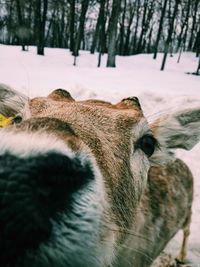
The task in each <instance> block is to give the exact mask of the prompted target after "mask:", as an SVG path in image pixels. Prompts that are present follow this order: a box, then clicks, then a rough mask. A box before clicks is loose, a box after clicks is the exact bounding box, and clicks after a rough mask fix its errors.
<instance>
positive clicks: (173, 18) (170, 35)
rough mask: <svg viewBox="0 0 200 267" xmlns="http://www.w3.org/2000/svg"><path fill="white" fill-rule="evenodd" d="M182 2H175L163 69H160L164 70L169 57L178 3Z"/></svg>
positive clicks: (177, 0) (178, 0)
mask: <svg viewBox="0 0 200 267" xmlns="http://www.w3.org/2000/svg"><path fill="white" fill-rule="evenodd" d="M179 3H180V0H176V2H175V7H174V12H173V15H172V19H171V22H170V25H169V30H168V36H167V40H166V43H165V48H164V56H163V61H162V65H161V69H160V70H164V68H165V63H166V59H167V54H168V50H169V45H170V43H171V41H172V34H173V30H174V20H175V17H176V14H177V11H178V5H179Z"/></svg>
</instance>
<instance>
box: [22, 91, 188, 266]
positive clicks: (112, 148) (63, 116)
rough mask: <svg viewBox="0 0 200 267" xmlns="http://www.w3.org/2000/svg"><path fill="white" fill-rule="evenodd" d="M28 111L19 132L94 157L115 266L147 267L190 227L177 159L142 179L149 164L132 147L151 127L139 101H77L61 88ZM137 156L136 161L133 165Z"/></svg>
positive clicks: (184, 171)
mask: <svg viewBox="0 0 200 267" xmlns="http://www.w3.org/2000/svg"><path fill="white" fill-rule="evenodd" d="M29 112H30V114H25V118H26V120H24V122H23V123H22V124H20V125H19V126H18V127H17V131H27V130H28V131H41V130H42V129H43V131H45V132H51V133H53V134H54V135H56V136H57V137H58V138H59V139H62V140H64V141H65V142H66V143H67V144H68V146H69V147H70V148H72V149H73V150H75V151H79V150H83V149H87V153H88V151H89V153H91V155H92V157H94V158H95V160H96V162H97V165H98V168H99V170H100V172H101V174H102V177H103V183H104V185H105V190H106V195H107V201H108V202H109V207H110V210H109V214H106V215H105V216H109V219H108V221H110V222H112V226H107V229H106V230H104V229H102V238H103V236H105V235H107V233H108V229H109V231H110V232H112V236H114V239H115V244H116V247H115V254H116V260H114V263H113V266H118V267H128V266H130V267H145V266H150V265H151V263H152V262H153V260H154V259H155V258H156V257H157V256H158V255H159V254H160V252H161V251H162V250H163V249H164V247H165V245H166V244H167V243H168V241H169V240H170V239H171V238H172V237H173V236H174V235H175V234H176V233H177V231H178V230H179V229H185V228H186V227H187V228H188V227H189V223H190V218H191V205H192V198H193V177H192V174H191V172H190V171H189V169H188V167H187V166H186V165H185V164H184V163H183V162H182V161H181V160H178V159H177V160H175V161H174V162H172V163H170V164H168V165H166V166H160V167H151V169H150V170H149V173H148V178H147V177H146V176H147V171H148V168H149V163H148V162H147V159H146V157H145V156H143V154H141V152H138V151H136V150H135V148H134V144H135V143H136V141H137V140H138V139H139V138H140V137H142V135H143V134H144V133H145V132H148V131H150V128H149V126H148V124H147V121H146V120H145V118H144V117H143V113H142V110H141V107H140V105H139V102H138V100H137V98H128V99H124V100H122V101H121V102H120V103H117V104H116V105H112V104H111V103H108V102H104V101H98V100H88V101H80V102H76V101H75V100H74V99H73V98H72V97H71V96H70V94H69V93H68V92H65V91H62V90H61V89H59V90H56V91H54V92H53V93H51V94H50V95H49V96H48V97H40V98H34V99H32V100H30V101H29ZM138 125H140V126H138ZM144 128H146V130H145V132H143V130H144ZM154 128H155V125H154ZM137 153H140V155H141V158H140V162H136V158H137ZM134 155H135V156H134ZM132 157H133V160H132ZM136 163H137V164H136ZM134 164H136V166H138V167H137V168H138V170H137V171H135V169H134V168H135V165H134ZM140 164H141V168H140V167H139V165H140ZM138 173H140V178H139V179H138V178H137V175H138ZM146 179H147V182H146ZM108 236H109V235H108ZM184 253H185V248H184ZM163 266H165V265H163Z"/></svg>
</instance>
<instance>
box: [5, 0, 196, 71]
mask: <svg viewBox="0 0 200 267" xmlns="http://www.w3.org/2000/svg"><path fill="white" fill-rule="evenodd" d="M0 42H1V43H4V44H11V45H13V44H15V45H22V49H23V50H26V49H27V46H28V45H36V46H37V53H38V54H40V55H43V54H44V47H60V48H69V49H70V50H71V52H72V54H73V55H74V57H75V59H76V57H77V56H78V55H79V50H80V49H83V50H90V51H91V53H94V52H95V51H97V52H99V62H98V66H100V64H101V55H102V54H103V53H108V60H107V66H108V67H114V66H115V55H124V56H125V55H134V54H139V53H153V54H154V58H156V56H157V52H163V53H164V58H163V64H162V69H164V66H165V61H166V58H167V54H168V53H171V54H172V53H174V52H178V51H179V52H180V53H181V52H182V51H193V52H196V55H197V56H199V54H200V0H157V1H155V0H99V1H98V0H29V1H26V0H0ZM75 63H76V60H75Z"/></svg>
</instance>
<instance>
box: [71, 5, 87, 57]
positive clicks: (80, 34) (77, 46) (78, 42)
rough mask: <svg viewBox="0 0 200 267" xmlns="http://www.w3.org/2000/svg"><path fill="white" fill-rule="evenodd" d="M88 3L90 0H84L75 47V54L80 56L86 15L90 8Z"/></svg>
mask: <svg viewBox="0 0 200 267" xmlns="http://www.w3.org/2000/svg"><path fill="white" fill-rule="evenodd" d="M88 5H89V0H82V4H81V15H80V19H79V28H78V33H77V37H76V43H75V49H74V56H75V57H77V56H78V52H79V49H80V45H81V41H82V39H83V35H84V25H85V17H86V12H87V10H88Z"/></svg>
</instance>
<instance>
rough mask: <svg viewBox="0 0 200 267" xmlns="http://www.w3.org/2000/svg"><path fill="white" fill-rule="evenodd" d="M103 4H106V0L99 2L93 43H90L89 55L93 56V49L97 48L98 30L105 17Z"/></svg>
mask: <svg viewBox="0 0 200 267" xmlns="http://www.w3.org/2000/svg"><path fill="white" fill-rule="evenodd" d="M105 3H106V0H101V1H100V9H99V15H98V19H97V24H96V29H95V33H94V38H93V42H92V46H91V50H90V52H91V54H94V52H95V49H96V47H97V43H98V39H100V28H102V23H104V16H105ZM102 18H103V19H102Z"/></svg>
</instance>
